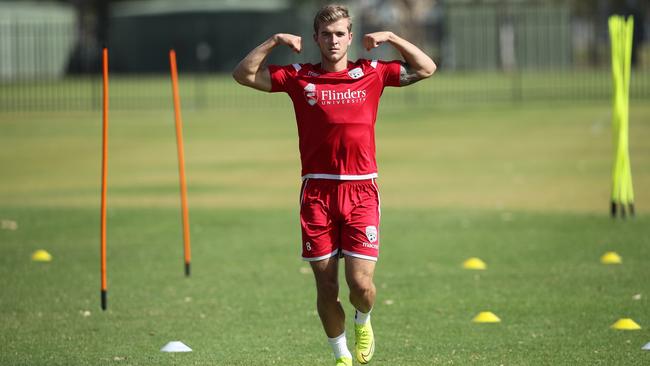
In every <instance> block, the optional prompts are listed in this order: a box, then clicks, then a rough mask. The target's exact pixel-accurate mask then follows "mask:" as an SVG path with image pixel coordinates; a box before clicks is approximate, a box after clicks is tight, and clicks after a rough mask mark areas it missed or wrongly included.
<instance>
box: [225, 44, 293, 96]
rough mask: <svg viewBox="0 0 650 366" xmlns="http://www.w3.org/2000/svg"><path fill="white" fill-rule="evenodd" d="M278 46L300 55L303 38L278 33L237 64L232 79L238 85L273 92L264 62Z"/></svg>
mask: <svg viewBox="0 0 650 366" xmlns="http://www.w3.org/2000/svg"><path fill="white" fill-rule="evenodd" d="M278 45H286V46H288V47H289V48H291V49H292V50H293V51H294V52H296V53H300V50H301V48H302V46H301V38H300V37H299V36H296V35H293V34H286V33H278V34H275V35H274V36H273V37H271V38H269V39H267V40H266V41H265V42H264V43H262V44H261V45H259V46H257V47H255V49H253V50H252V51H251V52H250V53H249V54H248V55H247V56H246V57H244V59H243V60H241V61H240V62H239V64H237V67H235V70H234V71H233V72H232V77H233V78H234V79H235V80H237V82H238V83H240V84H242V85H245V86H248V87H251V88H254V89H257V90H262V91H267V92H268V91H271V75H270V74H269V71H268V69H267V67H266V66H264V61H265V60H266V58H267V57H268V56H269V54H270V53H271V50H273V49H274V48H275V47H276V46H278Z"/></svg>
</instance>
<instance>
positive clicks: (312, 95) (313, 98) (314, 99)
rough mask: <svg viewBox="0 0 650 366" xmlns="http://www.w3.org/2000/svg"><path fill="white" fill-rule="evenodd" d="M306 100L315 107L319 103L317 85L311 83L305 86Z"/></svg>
mask: <svg viewBox="0 0 650 366" xmlns="http://www.w3.org/2000/svg"><path fill="white" fill-rule="evenodd" d="M304 94H305V99H307V103H309V105H315V104H316V103H318V94H317V93H316V85H314V84H312V83H309V84H307V86H305V90H304Z"/></svg>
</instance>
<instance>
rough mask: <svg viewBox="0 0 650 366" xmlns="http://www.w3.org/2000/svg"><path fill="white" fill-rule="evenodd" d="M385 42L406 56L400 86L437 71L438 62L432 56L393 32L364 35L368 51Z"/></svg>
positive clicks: (401, 71) (364, 42)
mask: <svg viewBox="0 0 650 366" xmlns="http://www.w3.org/2000/svg"><path fill="white" fill-rule="evenodd" d="M385 42H388V43H390V44H391V45H392V46H393V47H395V49H397V51H399V53H400V54H401V55H402V57H403V58H404V62H403V63H402V66H401V67H400V86H406V85H411V84H413V83H415V82H417V81H420V80H422V79H426V78H428V77H429V76H431V75H433V73H434V72H435V71H436V64H435V62H433V60H432V59H431V57H429V56H427V54H426V53H424V52H422V50H421V49H419V48H418V47H417V46H415V45H414V44H412V43H411V42H409V41H407V40H405V39H404V38H401V37H399V36H397V35H396V34H395V33H393V32H375V33H369V34H366V35H365V36H364V37H363V46H364V48H365V49H366V50H368V51H370V50H371V49H373V48H376V47H379V46H380V45H381V44H382V43H385Z"/></svg>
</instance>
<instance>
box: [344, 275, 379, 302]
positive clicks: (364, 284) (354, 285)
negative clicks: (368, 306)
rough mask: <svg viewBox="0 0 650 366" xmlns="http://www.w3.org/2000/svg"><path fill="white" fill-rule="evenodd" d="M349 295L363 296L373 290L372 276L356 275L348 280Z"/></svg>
mask: <svg viewBox="0 0 650 366" xmlns="http://www.w3.org/2000/svg"><path fill="white" fill-rule="evenodd" d="M348 287H350V295H355V296H362V297H365V296H367V295H369V294H372V293H373V292H374V291H375V285H374V284H373V283H372V278H370V277H368V276H357V277H354V278H350V279H349V280H348Z"/></svg>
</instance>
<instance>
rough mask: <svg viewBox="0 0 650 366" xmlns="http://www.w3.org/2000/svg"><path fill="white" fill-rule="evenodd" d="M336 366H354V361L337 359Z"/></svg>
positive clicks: (342, 358) (346, 358) (345, 358)
mask: <svg viewBox="0 0 650 366" xmlns="http://www.w3.org/2000/svg"><path fill="white" fill-rule="evenodd" d="M336 366H352V359H351V358H348V357H341V358H337V359H336Z"/></svg>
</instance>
